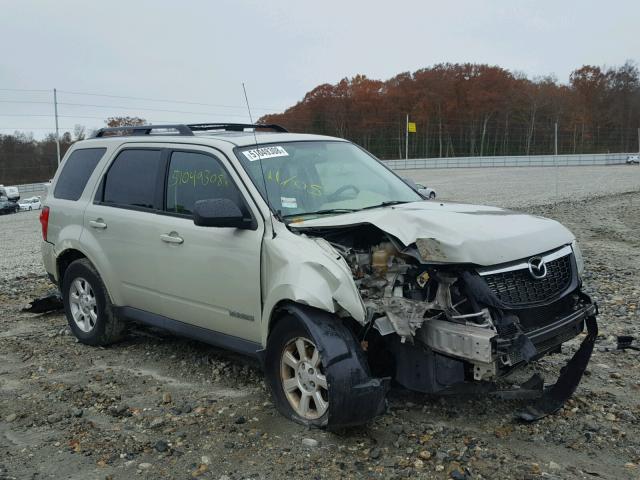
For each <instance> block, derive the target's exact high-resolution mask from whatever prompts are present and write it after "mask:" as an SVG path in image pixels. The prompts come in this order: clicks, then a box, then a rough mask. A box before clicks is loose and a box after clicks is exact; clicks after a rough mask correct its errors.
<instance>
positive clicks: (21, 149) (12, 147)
mask: <svg viewBox="0 0 640 480" xmlns="http://www.w3.org/2000/svg"><path fill="white" fill-rule="evenodd" d="M105 123H106V124H107V126H108V127H119V126H129V125H144V124H145V123H147V122H146V120H144V119H143V118H139V117H110V118H108V119H107V120H106V121H105ZM85 137H86V128H85V127H84V126H82V125H76V126H75V128H74V129H73V132H64V133H63V134H62V135H61V136H60V157H61V158H62V157H64V154H65V153H66V152H67V150H68V149H69V147H70V146H71V145H72V144H73V143H74V142H77V141H78V140H84V139H85ZM57 167H58V155H57V147H56V136H55V134H54V133H50V134H48V135H46V136H45V137H44V138H43V139H42V140H35V139H34V137H33V134H31V133H23V132H15V133H13V134H11V135H0V184H4V185H20V184H24V183H37V182H45V181H47V180H49V179H50V178H51V177H53V174H54V173H55V171H56V168H57Z"/></svg>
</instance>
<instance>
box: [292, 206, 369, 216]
mask: <svg viewBox="0 0 640 480" xmlns="http://www.w3.org/2000/svg"><path fill="white" fill-rule="evenodd" d="M357 211H358V210H357V209H356V208H327V209H325V210H317V211H315V212H301V213H291V214H289V215H283V218H289V217H302V216H306V215H330V214H332V213H351V212H357Z"/></svg>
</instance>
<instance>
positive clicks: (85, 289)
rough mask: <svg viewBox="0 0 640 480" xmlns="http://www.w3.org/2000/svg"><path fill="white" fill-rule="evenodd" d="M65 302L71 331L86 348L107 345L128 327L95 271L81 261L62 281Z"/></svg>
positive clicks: (68, 269) (77, 261) (87, 262)
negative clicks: (117, 312) (119, 315)
mask: <svg viewBox="0 0 640 480" xmlns="http://www.w3.org/2000/svg"><path fill="white" fill-rule="evenodd" d="M62 300H63V303H64V310H65V313H66V316H67V321H68V322H69V327H70V328H71V331H72V332H73V334H74V335H75V336H76V338H77V339H78V340H79V341H80V342H82V343H86V344H87V345H108V344H110V343H113V342H116V341H118V340H119V339H120V338H122V336H123V334H124V327H125V324H124V322H122V321H121V320H120V319H119V318H118V316H117V314H116V311H115V309H114V306H113V304H112V303H111V299H110V298H109V294H108V293H107V289H106V288H105V286H104V284H103V283H102V279H101V278H100V275H99V274H98V272H97V271H96V269H95V267H94V266H93V265H92V264H91V262H89V260H87V259H86V258H82V259H79V260H76V261H74V262H72V263H71V265H69V267H68V268H67V270H66V271H65V273H64V278H63V281H62Z"/></svg>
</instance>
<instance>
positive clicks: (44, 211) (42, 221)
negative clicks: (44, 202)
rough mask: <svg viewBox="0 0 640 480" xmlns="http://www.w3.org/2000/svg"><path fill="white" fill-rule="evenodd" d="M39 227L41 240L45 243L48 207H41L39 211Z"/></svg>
mask: <svg viewBox="0 0 640 480" xmlns="http://www.w3.org/2000/svg"><path fill="white" fill-rule="evenodd" d="M40 225H42V239H43V240H44V241H45V242H46V241H47V229H48V228H49V207H42V210H41V211H40Z"/></svg>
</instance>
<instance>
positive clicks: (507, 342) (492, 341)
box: [416, 300, 596, 380]
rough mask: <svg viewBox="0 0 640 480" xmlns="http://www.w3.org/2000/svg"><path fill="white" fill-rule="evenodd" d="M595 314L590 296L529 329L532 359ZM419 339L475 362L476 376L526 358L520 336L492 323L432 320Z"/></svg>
mask: <svg viewBox="0 0 640 480" xmlns="http://www.w3.org/2000/svg"><path fill="white" fill-rule="evenodd" d="M595 315H596V306H595V305H594V304H592V303H590V300H589V303H588V304H586V305H584V306H583V307H582V308H579V309H578V310H576V311H574V312H572V313H570V314H569V315H567V316H565V317H563V318H560V319H558V320H555V321H553V322H552V323H549V324H547V325H544V326H542V327H540V328H538V329H535V330H531V331H529V332H526V333H525V335H526V337H527V338H528V339H529V340H530V341H531V343H532V344H533V346H534V347H535V351H536V353H535V355H534V357H533V358H532V360H535V359H537V358H540V357H542V356H543V355H545V354H546V353H548V352H550V351H552V350H554V349H556V348H557V347H559V346H560V345H561V344H562V343H564V342H566V341H568V340H570V339H572V338H574V337H576V336H577V335H579V334H580V333H581V332H582V331H583V329H584V321H585V320H586V319H587V318H588V317H591V316H595ZM416 339H417V340H418V341H419V342H420V343H422V344H424V345H426V346H427V347H429V348H430V349H432V350H434V351H435V352H438V353H441V354H444V355H448V356H452V357H455V358H459V359H461V360H464V361H466V362H469V363H470V364H471V365H472V366H473V377H474V380H490V379H492V378H495V377H497V376H499V375H500V374H502V373H506V372H507V371H509V370H510V369H511V368H512V367H514V366H516V365H518V364H520V363H521V362H522V361H523V356H522V354H521V352H520V349H521V340H519V337H517V336H511V337H501V336H500V335H498V333H497V332H496V330H495V329H493V328H490V327H485V328H482V327H478V326H476V325H465V324H459V323H453V322H449V321H445V320H431V321H428V322H425V324H424V325H423V327H422V328H421V329H419V330H418V331H417V332H416Z"/></svg>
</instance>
